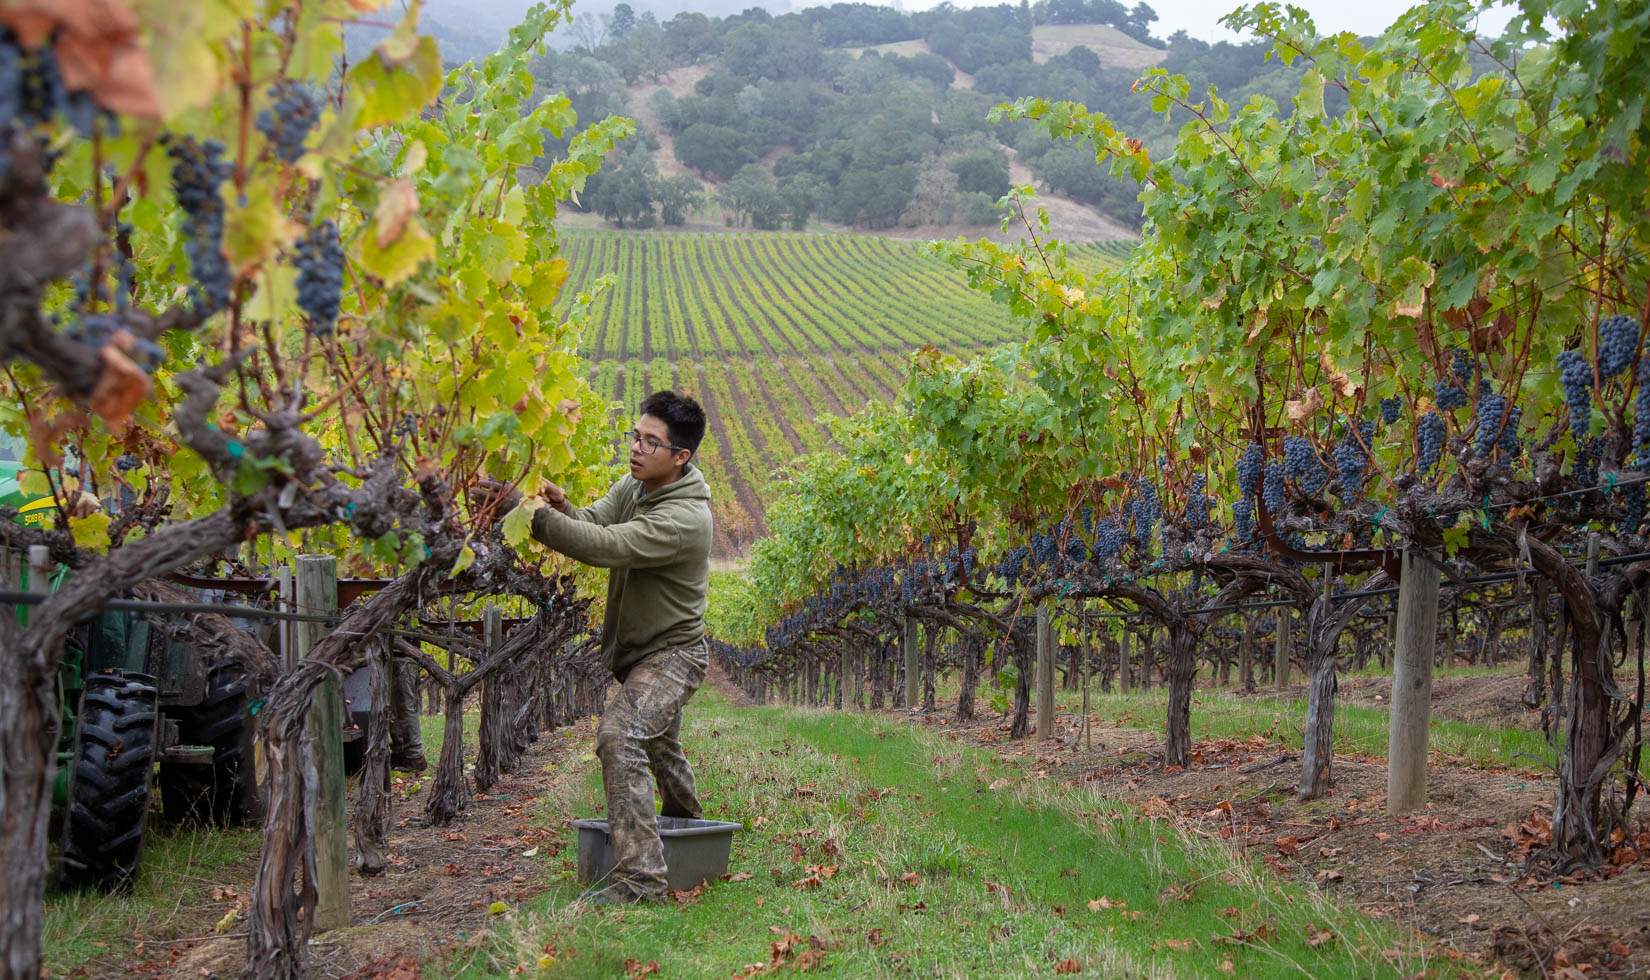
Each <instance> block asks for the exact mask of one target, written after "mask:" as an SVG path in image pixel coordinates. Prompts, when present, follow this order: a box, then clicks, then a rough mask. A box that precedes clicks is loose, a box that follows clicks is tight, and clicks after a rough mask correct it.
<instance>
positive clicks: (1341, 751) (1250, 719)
mask: <svg viewBox="0 0 1650 980" xmlns="http://www.w3.org/2000/svg"><path fill="white" fill-rule="evenodd" d="M1168 703H1169V692H1168V689H1167V688H1163V687H1157V688H1153V689H1151V690H1148V691H1140V690H1134V691H1129V692H1127V693H1121V692H1113V693H1110V694H1101V693H1099V692H1098V691H1095V692H1091V694H1090V698H1089V714H1090V715H1091V716H1092V717H1094V718H1098V719H1100V720H1101V721H1102V722H1105V723H1109V724H1115V725H1117V726H1118V727H1120V728H1141V729H1145V730H1147V731H1156V732H1159V733H1161V732H1162V730H1163V726H1164V723H1165V722H1164V720H1165V718H1166V716H1167V713H1168ZM1306 709H1307V702H1306V697H1305V695H1304V693H1303V694H1299V695H1296V694H1294V693H1286V694H1282V695H1279V694H1275V693H1267V692H1262V693H1259V694H1249V695H1242V694H1237V693H1236V692H1229V691H1222V690H1214V689H1206V688H1203V689H1199V690H1198V691H1197V692H1196V693H1195V694H1194V695H1193V698H1192V738H1193V739H1206V738H1233V739H1243V738H1248V737H1249V736H1252V735H1264V736H1266V737H1267V738H1269V739H1275V740H1276V741H1277V744H1278V748H1279V749H1282V750H1288V751H1294V752H1298V751H1300V750H1301V747H1302V744H1303V742H1304V736H1303V735H1302V732H1301V730H1302V729H1303V728H1304V727H1305V725H1306ZM1055 710H1056V711H1057V712H1058V713H1060V714H1077V713H1079V712H1081V710H1082V692H1080V691H1065V690H1061V691H1057V692H1055ZM1390 723H1391V713H1390V711H1389V710H1388V709H1386V708H1384V707H1381V708H1374V707H1369V706H1366V705H1360V704H1348V703H1346V702H1345V701H1337V702H1336V704H1335V725H1334V732H1335V736H1334V738H1335V743H1334V744H1335V753H1336V754H1337V755H1342V756H1365V757H1370V758H1377V759H1385V758H1386V756H1387V744H1388V739H1389V735H1390V732H1389V725H1390ZM1427 727H1428V732H1429V734H1428V752H1429V753H1430V754H1431V756H1432V757H1433V758H1434V760H1436V761H1438V762H1446V763H1452V764H1456V765H1464V766H1477V767H1495V768H1508V769H1516V770H1528V771H1532V772H1541V771H1550V770H1551V769H1552V768H1553V765H1554V759H1555V758H1556V756H1557V750H1555V748H1554V747H1553V746H1551V745H1548V744H1547V740H1546V738H1545V737H1544V736H1543V735H1542V734H1541V732H1539V731H1535V730H1532V729H1528V728H1512V727H1507V726H1506V725H1499V724H1495V723H1494V721H1493V720H1486V721H1485V722H1484V723H1478V722H1470V721H1456V720H1453V719H1450V718H1444V717H1440V716H1439V715H1438V714H1437V713H1436V712H1435V713H1434V714H1433V715H1432V717H1431V719H1430V720H1429V721H1428V725H1427ZM1560 747H1562V739H1561V740H1560ZM1646 765H1647V766H1650V762H1647V763H1646ZM1647 771H1650V770H1647Z"/></svg>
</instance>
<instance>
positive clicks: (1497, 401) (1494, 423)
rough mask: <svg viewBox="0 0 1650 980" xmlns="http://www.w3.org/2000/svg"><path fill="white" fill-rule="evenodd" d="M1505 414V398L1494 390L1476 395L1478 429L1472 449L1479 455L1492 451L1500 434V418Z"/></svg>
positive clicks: (1488, 453) (1485, 454) (1486, 454)
mask: <svg viewBox="0 0 1650 980" xmlns="http://www.w3.org/2000/svg"><path fill="white" fill-rule="evenodd" d="M1506 414H1507V399H1505V398H1503V397H1502V396H1501V395H1499V394H1497V393H1496V392H1494V391H1490V392H1485V393H1484V394H1482V395H1479V396H1478V431H1477V433H1476V435H1475V439H1474V442H1473V449H1474V450H1475V451H1476V452H1477V453H1478V455H1480V456H1488V455H1490V453H1492V452H1494V451H1495V449H1496V447H1497V445H1498V443H1497V439H1498V438H1499V437H1500V435H1501V420H1502V419H1503V418H1505V417H1506Z"/></svg>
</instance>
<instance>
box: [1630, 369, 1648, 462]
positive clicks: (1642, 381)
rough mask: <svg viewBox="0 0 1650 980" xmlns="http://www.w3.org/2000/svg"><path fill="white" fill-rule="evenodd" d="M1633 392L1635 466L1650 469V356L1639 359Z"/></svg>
mask: <svg viewBox="0 0 1650 980" xmlns="http://www.w3.org/2000/svg"><path fill="white" fill-rule="evenodd" d="M1637 374H1638V389H1637V390H1636V391H1635V392H1634V393H1633V468H1634V469H1638V470H1644V469H1650V357H1646V358H1644V359H1643V360H1641V361H1639V366H1638V370H1637Z"/></svg>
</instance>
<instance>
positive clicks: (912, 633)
mask: <svg viewBox="0 0 1650 980" xmlns="http://www.w3.org/2000/svg"><path fill="white" fill-rule="evenodd" d="M917 639H918V637H917V620H916V618H915V617H912V616H907V617H905V707H906V709H907V710H910V709H914V708H916V706H917V705H918V704H920V703H921V698H922V689H921V686H920V685H921V683H922V668H921V666H920V664H921V661H920V659H919V655H918V652H917Z"/></svg>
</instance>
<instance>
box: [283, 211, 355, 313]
mask: <svg viewBox="0 0 1650 980" xmlns="http://www.w3.org/2000/svg"><path fill="white" fill-rule="evenodd" d="M295 261H296V264H297V266H298V308H299V309H301V310H303V311H304V313H305V314H307V315H308V316H309V323H310V329H311V330H313V331H315V333H316V334H317V335H318V336H322V337H325V336H327V335H328V334H330V333H332V330H333V327H334V326H336V325H337V323H338V303H339V299H340V297H341V296H342V295H343V288H344V248H343V245H341V244H340V243H339V241H338V226H337V225H335V224H333V223H332V219H330V218H329V219H327V220H326V221H323V222H321V223H320V224H318V225H316V226H315V227H314V228H312V229H310V232H309V234H307V235H305V236H304V237H303V238H301V239H299V240H298V255H297V258H296V260H295Z"/></svg>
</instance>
